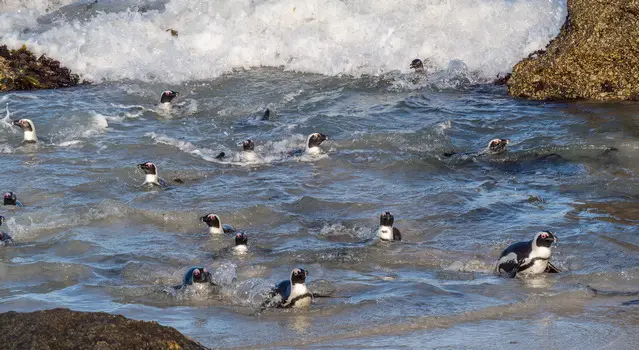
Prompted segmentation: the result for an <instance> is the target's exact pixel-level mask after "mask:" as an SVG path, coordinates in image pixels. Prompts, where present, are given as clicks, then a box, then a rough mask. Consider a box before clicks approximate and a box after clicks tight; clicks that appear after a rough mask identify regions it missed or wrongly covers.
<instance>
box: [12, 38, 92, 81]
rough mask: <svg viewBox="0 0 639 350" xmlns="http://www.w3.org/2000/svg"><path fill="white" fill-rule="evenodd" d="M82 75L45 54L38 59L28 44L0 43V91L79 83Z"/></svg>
mask: <svg viewBox="0 0 639 350" xmlns="http://www.w3.org/2000/svg"><path fill="white" fill-rule="evenodd" d="M79 82H80V77H78V75H76V74H72V73H71V71H69V69H67V68H64V67H61V66H60V62H58V61H56V60H53V59H50V58H48V57H46V56H44V55H42V56H40V57H39V58H36V57H35V56H34V55H33V53H31V51H29V50H27V47H26V46H22V48H20V49H18V50H9V49H7V47H6V46H5V45H2V46H0V91H11V90H35V89H55V88H61V87H69V86H74V85H78V83H79Z"/></svg>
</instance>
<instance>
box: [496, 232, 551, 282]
mask: <svg viewBox="0 0 639 350" xmlns="http://www.w3.org/2000/svg"><path fill="white" fill-rule="evenodd" d="M554 242H557V237H556V236H555V234H554V233H552V232H550V231H542V232H538V233H537V234H536V235H535V238H533V239H532V240H531V241H528V242H519V243H515V244H512V245H511V246H509V247H508V248H506V249H505V250H504V251H503V252H502V253H501V255H500V256H499V261H498V262H497V267H496V268H495V270H496V272H498V273H499V274H503V275H508V276H509V277H515V276H517V275H538V274H541V273H543V272H549V273H557V272H559V270H558V269H557V268H556V267H554V266H553V265H552V264H551V263H550V261H549V259H550V253H551V246H552V244H553V243H554Z"/></svg>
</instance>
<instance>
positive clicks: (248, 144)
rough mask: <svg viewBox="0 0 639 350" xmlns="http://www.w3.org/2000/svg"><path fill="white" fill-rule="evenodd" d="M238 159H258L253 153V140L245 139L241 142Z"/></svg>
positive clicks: (249, 160) (252, 160) (250, 160)
mask: <svg viewBox="0 0 639 350" xmlns="http://www.w3.org/2000/svg"><path fill="white" fill-rule="evenodd" d="M240 159H241V160H242V161H245V162H255V161H257V160H258V156H257V154H256V153H255V142H253V140H245V141H244V142H242V154H241V155H240Z"/></svg>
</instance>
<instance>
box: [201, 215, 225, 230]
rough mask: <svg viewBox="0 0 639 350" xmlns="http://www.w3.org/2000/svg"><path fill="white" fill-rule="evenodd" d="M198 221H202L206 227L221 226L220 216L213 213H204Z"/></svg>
mask: <svg viewBox="0 0 639 350" xmlns="http://www.w3.org/2000/svg"><path fill="white" fill-rule="evenodd" d="M200 221H202V222H204V223H205V224H206V225H207V226H208V227H215V228H220V227H222V223H221V222H220V218H219V217H218V216H217V215H215V214H208V215H204V216H203V217H201V218H200Z"/></svg>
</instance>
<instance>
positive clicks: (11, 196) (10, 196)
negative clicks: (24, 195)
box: [4, 192, 18, 205]
mask: <svg viewBox="0 0 639 350" xmlns="http://www.w3.org/2000/svg"><path fill="white" fill-rule="evenodd" d="M17 201H18V197H17V196H16V194H15V193H13V192H7V193H5V194H4V205H16V203H17Z"/></svg>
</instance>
